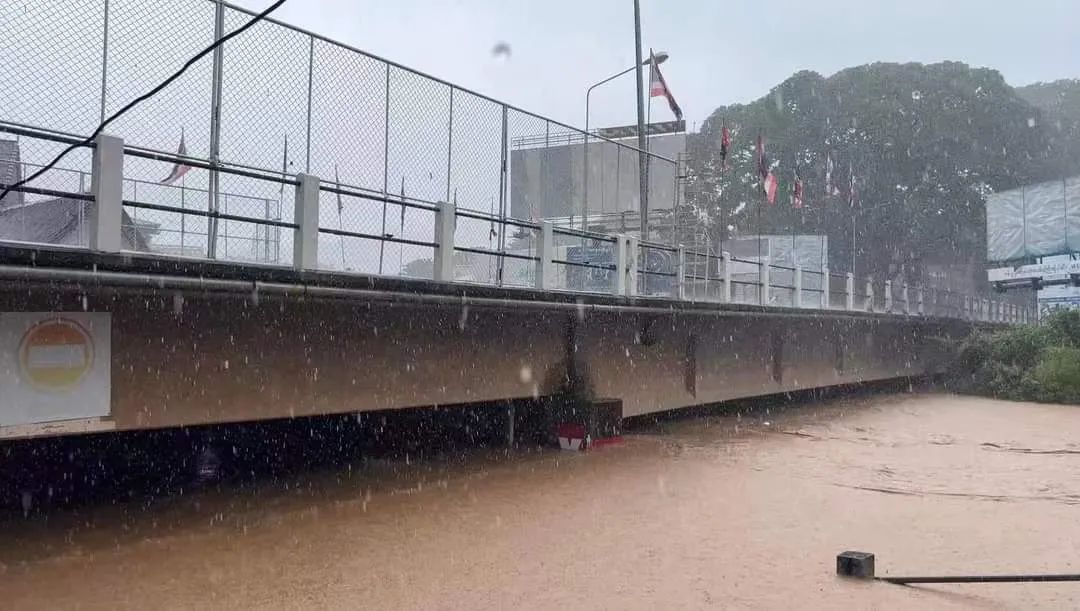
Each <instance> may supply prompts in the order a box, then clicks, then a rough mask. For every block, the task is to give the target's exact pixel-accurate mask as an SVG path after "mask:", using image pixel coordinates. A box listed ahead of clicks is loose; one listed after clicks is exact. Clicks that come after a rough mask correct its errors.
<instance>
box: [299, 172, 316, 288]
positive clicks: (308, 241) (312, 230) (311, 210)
mask: <svg viewBox="0 0 1080 611" xmlns="http://www.w3.org/2000/svg"><path fill="white" fill-rule="evenodd" d="M293 219H295V220H296V224H297V228H296V234H295V235H294V236H293V268H295V269H315V268H317V267H318V266H319V177H318V176H312V175H311V174H297V175H296V197H295V198H294V199H293Z"/></svg>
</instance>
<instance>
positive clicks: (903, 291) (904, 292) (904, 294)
mask: <svg viewBox="0 0 1080 611" xmlns="http://www.w3.org/2000/svg"><path fill="white" fill-rule="evenodd" d="M900 297H901V298H902V299H903V300H904V314H905V315H908V316H910V315H911V299H910V297H909V293H908V286H907V280H904V281H902V284H901V285H900Z"/></svg>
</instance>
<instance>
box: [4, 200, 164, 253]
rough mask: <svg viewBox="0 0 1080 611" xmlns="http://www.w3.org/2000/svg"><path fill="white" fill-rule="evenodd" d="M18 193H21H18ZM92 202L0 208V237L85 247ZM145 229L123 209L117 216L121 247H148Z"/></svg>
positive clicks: (61, 202)
mask: <svg viewBox="0 0 1080 611" xmlns="http://www.w3.org/2000/svg"><path fill="white" fill-rule="evenodd" d="M20 195H21V194H20ZM95 205H96V204H95V203H94V202H93V201H88V200H82V199H74V198H69V197H57V198H52V199H47V200H42V201H36V202H30V203H26V204H23V205H20V206H8V207H5V208H2V209H0V240H11V241H19V242H34V243H38V244H58V245H62V246H86V245H87V244H88V243H89V235H88V233H87V232H88V231H89V224H88V219H89V218H90V216H89V215H90V212H91V210H92V209H93V206H95ZM148 229H150V230H151V231H152V228H149V227H142V226H136V223H134V222H133V221H132V219H131V217H130V216H128V213H127V212H124V213H123V214H122V217H121V231H120V237H121V240H122V245H121V247H122V248H124V249H125V250H141V251H146V250H149V238H148V233H149V232H148V231H147V230H148Z"/></svg>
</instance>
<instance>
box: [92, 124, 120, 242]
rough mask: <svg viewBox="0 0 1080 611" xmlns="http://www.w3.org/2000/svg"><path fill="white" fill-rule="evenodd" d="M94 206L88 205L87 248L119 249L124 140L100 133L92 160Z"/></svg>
mask: <svg viewBox="0 0 1080 611" xmlns="http://www.w3.org/2000/svg"><path fill="white" fill-rule="evenodd" d="M91 168H92V169H91V171H92V172H93V174H92V178H91V181H92V183H93V188H92V193H93V196H94V203H95V205H94V206H91V207H90V219H89V221H90V235H89V242H90V249H91V250H98V251H101V252H120V250H121V249H122V248H123V241H122V240H121V238H120V225H121V218H122V217H123V210H124V205H123V191H124V141H123V139H121V138H117V137H116V136H108V135H106V134H99V135H98V137H97V138H96V139H95V144H94V155H93V159H92V161H91Z"/></svg>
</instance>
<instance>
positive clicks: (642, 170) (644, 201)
mask: <svg viewBox="0 0 1080 611" xmlns="http://www.w3.org/2000/svg"><path fill="white" fill-rule="evenodd" d="M634 62H635V63H634V72H635V73H636V75H637V145H638V146H637V147H638V185H639V187H640V188H641V194H640V195H639V197H640V199H639V200H638V209H639V211H638V214H640V215H641V240H642V241H643V242H644V241H646V240H648V239H649V234H648V229H649V221H648V214H649V176H648V171H649V165H648V159H646V158H645V82H644V81H643V80H642V76H641V64H642V61H641V2H640V1H639V0H634ZM631 256H636V254H634V255H631Z"/></svg>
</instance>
